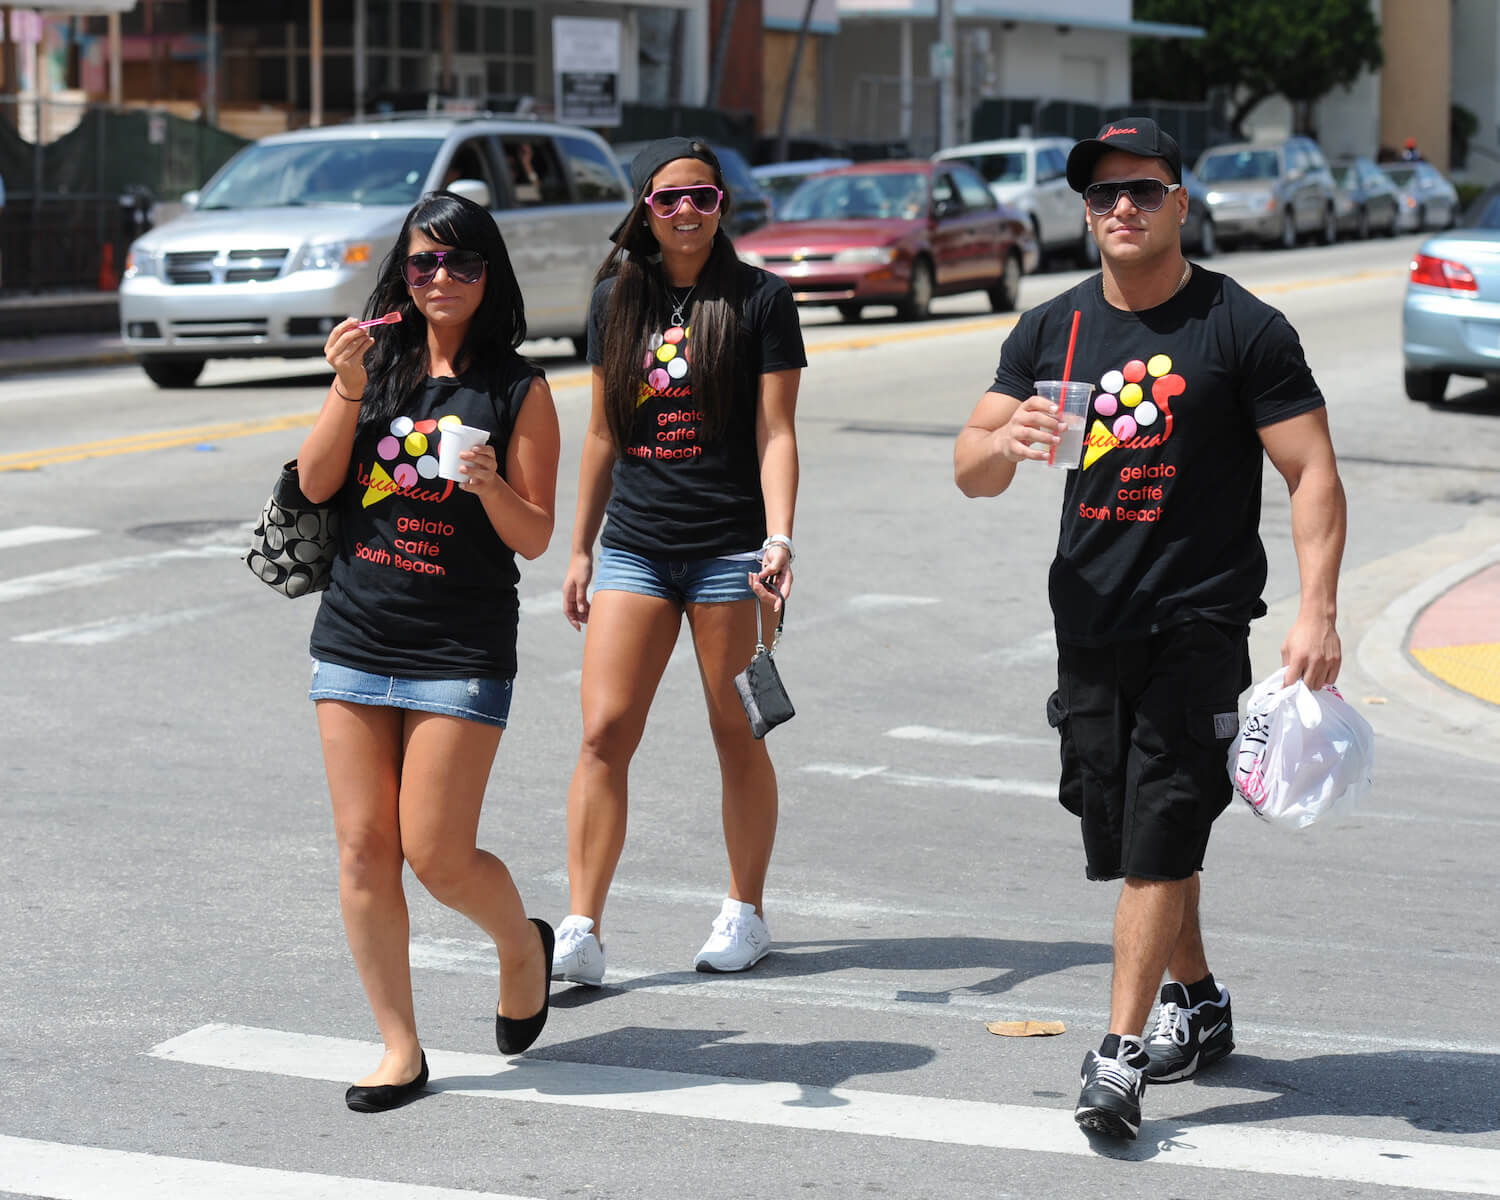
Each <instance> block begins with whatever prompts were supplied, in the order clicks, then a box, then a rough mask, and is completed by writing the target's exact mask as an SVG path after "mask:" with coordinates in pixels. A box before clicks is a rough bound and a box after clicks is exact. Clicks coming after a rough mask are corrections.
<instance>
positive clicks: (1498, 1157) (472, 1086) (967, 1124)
mask: <svg viewBox="0 0 1500 1200" xmlns="http://www.w3.org/2000/svg"><path fill="white" fill-rule="evenodd" d="M150 1053H151V1054H153V1055H155V1056H156V1057H158V1058H163V1059H168V1060H171V1061H173V1062H178V1063H184V1064H193V1065H196V1066H200V1067H210V1068H217V1069H221V1070H231V1071H251V1072H264V1073H269V1074H273V1075H284V1076H290V1077H293V1078H297V1079H319V1080H328V1081H330V1082H340V1081H343V1080H347V1079H352V1078H355V1077H357V1076H358V1075H359V1074H360V1072H361V1071H363V1070H365V1069H367V1068H368V1064H369V1063H370V1062H371V1061H373V1060H374V1059H376V1058H378V1057H379V1054H380V1047H379V1046H378V1045H376V1044H373V1043H367V1042H360V1041H355V1040H352V1039H348V1038H334V1037H320V1036H315V1035H311V1034H303V1033H289V1032H285V1031H282V1030H276V1029H260V1028H254V1027H250V1026H243V1025H224V1024H211V1025H203V1026H200V1027H199V1028H197V1029H194V1030H191V1031H189V1032H187V1033H184V1034H182V1035H181V1036H180V1037H175V1038H172V1039H170V1040H168V1041H165V1042H162V1043H160V1044H158V1045H156V1046H154V1047H152V1049H151V1051H150ZM427 1059H428V1063H429V1064H430V1066H431V1069H432V1081H431V1082H430V1083H429V1085H428V1088H429V1090H431V1091H436V1092H444V1093H447V1094H449V1095H459V1096H468V1097H475V1098H478V1099H483V1100H488V1101H495V1100H499V1101H504V1102H507V1103H523V1104H545V1105H563V1106H570V1107H576V1108H584V1109H603V1110H608V1111H611V1112H633V1113H641V1114H648V1115H654V1116H661V1117H672V1118H681V1119H697V1120H712V1121H723V1122H732V1123H735V1124H740V1125H751V1126H771V1127H776V1128H781V1129H800V1130H810V1131H816V1132H820V1133H834V1134H843V1135H849V1136H855V1137H879V1138H896V1139H903V1140H906V1141H916V1142H927V1143H937V1144H943V1145H951V1146H969V1147H982V1148H987V1149H1000V1150H1010V1151H1019V1152H1023V1153H1046V1154H1061V1155H1069V1156H1074V1157H1084V1158H1094V1157H1097V1153H1098V1152H1097V1151H1096V1150H1095V1148H1094V1147H1093V1145H1092V1143H1091V1142H1090V1141H1089V1139H1088V1138H1086V1137H1085V1136H1084V1135H1083V1134H1082V1133H1081V1132H1080V1131H1079V1129H1078V1127H1077V1126H1076V1125H1075V1124H1074V1122H1073V1114H1072V1112H1071V1111H1070V1110H1069V1109H1066V1108H1041V1107H1032V1106H1027V1105H1019V1104H992V1103H987V1102H983V1101H974V1100H954V1099H947V1098H944V1097H939V1096H918V1095H901V1094H897V1093H892V1092H872V1091H863V1090H860V1089H857V1088H844V1087H834V1088H825V1087H816V1086H812V1085H809V1084H798V1083H784V1082H771V1081H764V1080H755V1079H743V1078H731V1077H723V1076H712V1075H696V1074H687V1073H682V1072H675V1071H656V1070H647V1069H642V1068H637V1067H617V1066H599V1065H593V1064H586V1063H569V1062H558V1061H553V1060H547V1059H525V1058H522V1059H512V1060H507V1059H503V1058H499V1057H497V1056H495V1055H488V1054H468V1053H462V1052H458V1051H448V1050H434V1049H428V1051H427ZM444 1079H454V1080H459V1079H462V1080H464V1081H465V1082H464V1084H462V1085H459V1084H457V1083H455V1084H454V1085H452V1086H445V1084H444V1082H443V1081H444ZM476 1080H484V1081H485V1082H483V1083H476V1082H474V1081H476ZM1141 1132H1142V1137H1141V1140H1140V1141H1138V1142H1133V1143H1122V1144H1118V1145H1114V1146H1112V1147H1111V1150H1110V1156H1111V1157H1114V1158H1119V1159H1125V1160H1134V1161H1141V1162H1144V1161H1150V1162H1152V1163H1155V1164H1165V1165H1170V1166H1182V1167H1198V1168H1206V1169H1210V1170H1220V1171H1249V1172H1254V1173H1256V1174H1260V1175H1283V1176H1292V1177H1299V1178H1305V1179H1319V1180H1331V1181H1339V1182H1345V1183H1353V1184H1363V1185H1367V1186H1371V1187H1382V1188H1387V1187H1410V1188H1426V1189H1427V1190H1429V1191H1440V1192H1453V1193H1457V1194H1462V1195H1472V1196H1500V1150H1490V1149H1482V1148H1478V1147H1467V1146H1454V1145H1447V1144H1442V1143H1435V1142H1413V1141H1402V1140H1397V1139H1387V1138H1363V1137H1347V1136H1343V1135H1336V1134H1323V1133H1305V1132H1301V1131H1293V1130H1285V1129H1274V1128H1265V1127H1246V1126H1237V1125H1197V1126H1194V1128H1193V1129H1192V1131H1191V1136H1190V1137H1186V1136H1182V1131H1181V1130H1179V1129H1176V1128H1175V1127H1174V1126H1173V1123H1172V1122H1170V1121H1158V1122H1155V1123H1153V1122H1151V1121H1150V1120H1148V1121H1147V1123H1146V1124H1145V1125H1144V1126H1143V1127H1142V1130H1141Z"/></svg>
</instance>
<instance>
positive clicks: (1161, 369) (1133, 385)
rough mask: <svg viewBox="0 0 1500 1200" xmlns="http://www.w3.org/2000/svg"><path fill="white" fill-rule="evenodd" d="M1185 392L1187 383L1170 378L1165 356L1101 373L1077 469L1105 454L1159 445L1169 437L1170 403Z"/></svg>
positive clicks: (1138, 360) (1169, 361) (1178, 376)
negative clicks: (1081, 459)
mask: <svg viewBox="0 0 1500 1200" xmlns="http://www.w3.org/2000/svg"><path fill="white" fill-rule="evenodd" d="M1148 388H1149V390H1150V397H1151V398H1150V399H1147V398H1146V394H1147V389H1148ZM1186 390H1187V381H1186V380H1185V379H1183V378H1182V376H1181V375H1174V374H1172V359H1171V356H1170V355H1166V354H1153V355H1151V356H1150V357H1148V358H1146V359H1139V358H1133V359H1131V360H1130V361H1129V362H1127V363H1125V364H1124V366H1122V367H1120V368H1119V369H1117V370H1111V371H1105V372H1104V373H1103V374H1102V375H1100V377H1099V394H1098V395H1097V396H1095V398H1094V416H1095V420H1094V424H1093V427H1092V428H1091V429H1090V430H1089V431H1088V433H1087V435H1086V436H1085V437H1084V443H1083V444H1084V453H1083V463H1082V467H1083V469H1084V470H1088V468H1089V467H1091V466H1093V465H1094V464H1095V463H1096V462H1098V461H1099V460H1100V459H1101V458H1103V457H1104V456H1105V455H1106V454H1108V453H1109V452H1110V451H1111V450H1119V449H1125V450H1146V449H1151V448H1153V447H1156V446H1160V445H1161V444H1162V443H1163V442H1165V441H1166V440H1167V439H1168V438H1169V437H1171V436H1172V403H1171V402H1172V400H1173V399H1174V398H1175V397H1177V396H1180V395H1182V393H1183V392H1185V391H1186ZM1122 409H1124V410H1128V411H1122Z"/></svg>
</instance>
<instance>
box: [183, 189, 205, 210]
mask: <svg viewBox="0 0 1500 1200" xmlns="http://www.w3.org/2000/svg"><path fill="white" fill-rule="evenodd" d="M201 196H202V193H201V192H199V191H198V190H197V189H196V188H195V189H194V190H193V191H191V192H183V193H182V207H183V208H197V207H198V200H199V199H200V197H201Z"/></svg>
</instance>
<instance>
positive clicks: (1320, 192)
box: [1193, 137, 1338, 248]
mask: <svg viewBox="0 0 1500 1200" xmlns="http://www.w3.org/2000/svg"><path fill="white" fill-rule="evenodd" d="M1193 170H1194V172H1195V173H1196V174H1197V176H1198V178H1199V180H1200V181H1201V182H1202V183H1203V185H1204V187H1206V188H1207V193H1206V195H1205V196H1204V199H1205V200H1207V201H1208V208H1209V211H1210V212H1211V213H1212V214H1213V218H1214V227H1215V229H1216V230H1217V231H1218V234H1219V240H1220V241H1221V242H1229V241H1239V240H1253V241H1258V242H1263V243H1266V244H1268V245H1273V246H1283V247H1286V248H1290V247H1292V246H1295V245H1296V244H1297V240H1298V239H1299V238H1301V237H1303V236H1306V235H1309V234H1311V235H1316V236H1317V237H1318V239H1319V240H1320V241H1322V242H1325V243H1331V242H1333V241H1334V240H1336V239H1337V237H1338V217H1337V208H1336V202H1335V199H1334V194H1335V191H1336V188H1335V187H1334V182H1333V175H1332V174H1331V173H1330V172H1329V170H1328V163H1327V161H1326V160H1325V159H1324V158H1323V152H1322V151H1321V150H1319V149H1318V144H1317V143H1316V142H1314V141H1313V140H1312V139H1311V138H1306V137H1289V138H1286V139H1284V140H1282V141H1280V142H1264V143H1262V142H1242V143H1237V144H1235V145H1231V146H1214V147H1212V148H1211V149H1208V150H1205V151H1204V152H1203V155H1202V157H1201V158H1199V159H1198V162H1197V165H1196V166H1195V167H1194V168H1193Z"/></svg>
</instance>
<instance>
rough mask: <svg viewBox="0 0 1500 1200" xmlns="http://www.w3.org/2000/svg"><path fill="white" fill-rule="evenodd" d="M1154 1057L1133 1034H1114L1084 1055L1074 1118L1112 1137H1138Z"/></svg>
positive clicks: (1081, 1123)
mask: <svg viewBox="0 0 1500 1200" xmlns="http://www.w3.org/2000/svg"><path fill="white" fill-rule="evenodd" d="M1149 1061H1150V1060H1149V1059H1148V1058H1147V1057H1146V1050H1145V1048H1144V1047H1143V1046H1142V1045H1141V1043H1140V1042H1139V1041H1137V1040H1136V1039H1135V1038H1133V1037H1124V1038H1122V1037H1117V1036H1116V1035H1115V1034H1110V1035H1109V1036H1108V1037H1107V1038H1105V1039H1104V1044H1103V1045H1102V1046H1100V1047H1099V1049H1098V1050H1090V1051H1089V1052H1088V1053H1087V1054H1085V1055H1084V1056H1083V1072H1082V1075H1081V1077H1080V1080H1079V1082H1080V1083H1081V1084H1082V1085H1083V1090H1082V1091H1081V1092H1079V1093H1078V1107H1077V1108H1076V1109H1074V1110H1073V1120H1075V1121H1077V1122H1078V1123H1079V1124H1080V1125H1082V1126H1083V1127H1084V1128H1085V1129H1093V1130H1097V1131H1098V1132H1099V1133H1103V1134H1108V1135H1109V1136H1110V1137H1117V1138H1132V1139H1133V1138H1134V1137H1135V1136H1136V1134H1138V1133H1139V1132H1140V1130H1141V1097H1142V1096H1143V1095H1144V1094H1145V1091H1146V1073H1145V1068H1146V1064H1147V1062H1149Z"/></svg>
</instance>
